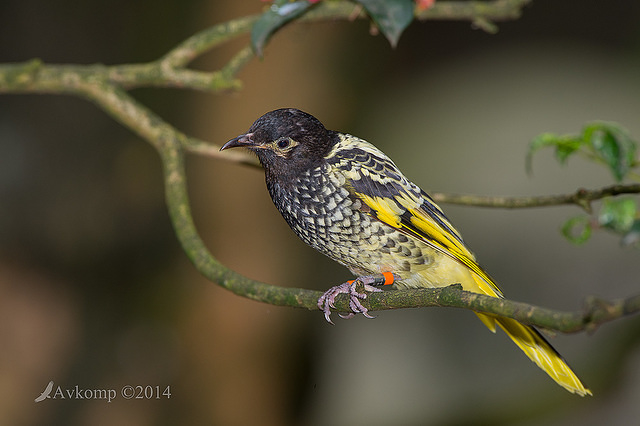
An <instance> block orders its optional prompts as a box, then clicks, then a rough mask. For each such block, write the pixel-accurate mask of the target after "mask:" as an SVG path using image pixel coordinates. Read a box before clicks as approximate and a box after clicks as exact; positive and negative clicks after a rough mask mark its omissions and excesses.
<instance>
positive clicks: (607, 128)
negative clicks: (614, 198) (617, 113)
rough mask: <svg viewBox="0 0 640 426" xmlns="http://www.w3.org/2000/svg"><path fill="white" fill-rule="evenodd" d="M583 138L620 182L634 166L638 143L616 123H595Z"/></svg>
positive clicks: (586, 129)
mask: <svg viewBox="0 0 640 426" xmlns="http://www.w3.org/2000/svg"><path fill="white" fill-rule="evenodd" d="M583 137H584V140H585V142H586V143H588V144H589V145H590V146H591V149H592V150H593V152H594V154H595V155H596V156H597V157H598V158H600V159H602V160H603V161H604V163H605V164H606V165H607V166H608V167H609V170H610V171H611V173H612V174H613V176H614V178H615V179H616V180H617V181H618V182H620V181H621V180H622V179H624V177H625V176H626V174H627V173H628V172H629V170H630V169H631V168H632V167H633V166H634V163H635V155H636V142H635V141H634V140H632V139H631V137H630V136H629V133H628V132H627V131H626V130H625V129H624V128H622V127H620V126H619V125H617V124H614V123H604V122H595V123H591V124H589V125H587V126H585V128H584V130H583Z"/></svg>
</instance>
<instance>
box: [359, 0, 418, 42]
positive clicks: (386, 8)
mask: <svg viewBox="0 0 640 426" xmlns="http://www.w3.org/2000/svg"><path fill="white" fill-rule="evenodd" d="M356 1H357V2H358V3H360V4H361V5H362V6H363V7H364V8H365V10H366V11H367V13H368V14H369V16H371V19H373V22H375V23H376V25H377V27H378V28H379V29H380V32H382V34H384V36H385V37H386V38H387V40H389V43H391V46H393V47H396V46H397V44H398V40H400V36H401V35H402V32H403V31H404V30H405V29H406V28H407V27H408V26H409V24H410V23H411V21H413V8H414V6H415V4H414V2H413V0H356Z"/></svg>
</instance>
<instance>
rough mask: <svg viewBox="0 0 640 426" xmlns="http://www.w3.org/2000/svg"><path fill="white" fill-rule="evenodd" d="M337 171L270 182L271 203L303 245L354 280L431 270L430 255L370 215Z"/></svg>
mask: <svg viewBox="0 0 640 426" xmlns="http://www.w3.org/2000/svg"><path fill="white" fill-rule="evenodd" d="M346 181H347V178H346V176H345V175H344V173H343V172H342V171H340V170H339V169H335V168H331V167H329V166H326V165H325V166H323V167H319V168H317V169H314V170H311V171H308V172H305V173H303V174H302V175H300V176H298V177H297V178H296V179H295V181H294V182H289V183H287V185H282V184H278V183H268V188H269V192H270V194H271V197H272V199H273V202H274V204H275V205H276V207H277V208H278V210H279V211H280V213H281V214H282V216H283V217H284V219H285V220H286V221H287V223H288V224H289V226H290V227H291V229H292V230H293V231H294V232H295V233H296V234H297V235H298V237H300V238H301V239H302V240H303V241H304V242H305V243H307V244H308V245H310V246H311V247H313V248H315V249H316V250H318V251H320V252H321V253H323V254H325V255H327V256H328V257H330V258H332V259H333V260H335V261H337V262H338V263H341V264H342V265H345V266H346V267H347V268H349V269H350V270H351V271H352V272H353V273H354V274H356V275H369V274H379V273H381V272H395V273H398V274H399V275H400V276H407V277H408V276H411V275H413V274H414V273H415V272H416V270H418V269H420V268H424V267H425V266H427V265H430V264H431V263H432V262H433V259H434V253H433V250H432V249H431V248H430V247H428V246H426V245H424V244H422V243H421V242H419V241H416V240H414V239H413V238H410V237H408V236H407V235H405V234H403V233H401V232H400V231H398V230H397V229H395V228H393V227H391V226H388V225H386V224H385V223H383V222H381V221H379V220H377V219H375V218H374V217H372V216H370V215H369V214H368V213H367V211H368V209H367V208H366V206H364V204H363V202H362V201H361V200H360V199H358V198H357V197H354V196H353V195H352V194H351V193H350V192H349V190H348V187H347V185H346Z"/></svg>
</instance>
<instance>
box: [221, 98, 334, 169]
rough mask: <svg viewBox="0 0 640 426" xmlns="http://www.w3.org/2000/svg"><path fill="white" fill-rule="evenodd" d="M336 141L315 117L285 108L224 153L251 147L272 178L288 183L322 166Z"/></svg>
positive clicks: (262, 120)
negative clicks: (232, 149)
mask: <svg viewBox="0 0 640 426" xmlns="http://www.w3.org/2000/svg"><path fill="white" fill-rule="evenodd" d="M336 142H337V136H336V134H335V132H331V131H329V130H327V129H325V127H324V126H323V125H322V123H321V122H320V121H319V120H318V119H317V118H315V117H314V116H312V115H311V114H307V113H306V112H303V111H300V110H299V109H294V108H283V109H277V110H275V111H271V112H268V113H266V114H265V115H263V116H262V117H260V118H258V119H257V120H256V121H255V122H254V123H253V125H251V128H250V129H249V131H248V132H247V133H245V134H243V135H240V136H238V137H236V138H233V139H231V140H230V141H229V142H227V143H226V144H224V145H223V146H222V148H221V149H220V150H224V149H228V148H236V147H244V148H248V149H250V150H251V151H253V152H255V153H256V155H257V156H258V159H259V160H260V163H261V164H262V167H264V169H265V171H266V173H267V176H268V177H271V178H275V179H278V180H280V181H285V180H287V179H291V178H294V177H295V176H296V175H299V173H301V172H304V171H306V170H309V169H312V168H315V167H318V166H319V165H320V164H321V163H322V161H323V158H324V156H325V155H326V154H327V153H328V152H329V151H330V149H331V147H332V146H333V145H334V144H335V143H336Z"/></svg>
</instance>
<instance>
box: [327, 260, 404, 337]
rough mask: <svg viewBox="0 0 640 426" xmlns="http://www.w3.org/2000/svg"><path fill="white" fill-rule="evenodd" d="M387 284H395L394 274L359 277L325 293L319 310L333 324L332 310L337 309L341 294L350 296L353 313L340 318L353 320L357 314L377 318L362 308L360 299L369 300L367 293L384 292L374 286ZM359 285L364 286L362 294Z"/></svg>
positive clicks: (350, 306) (350, 307)
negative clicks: (338, 298) (336, 304)
mask: <svg viewBox="0 0 640 426" xmlns="http://www.w3.org/2000/svg"><path fill="white" fill-rule="evenodd" d="M385 284H393V274H391V273H385V274H384V275H366V276H362V277H358V278H357V279H355V280H353V281H347V282H346V283H342V284H340V285H337V286H334V287H331V288H330V289H329V290H327V291H325V292H324V294H323V295H322V296H321V297H320V299H318V308H319V309H320V310H321V311H322V312H324V318H325V319H326V320H327V321H328V322H329V323H331V324H333V321H331V308H335V306H334V302H335V301H336V297H337V296H338V295H339V294H348V295H349V309H350V310H351V312H349V313H348V314H344V315H343V314H339V315H340V318H343V319H349V318H353V317H354V316H355V315H356V314H362V315H364V316H365V317H367V318H375V317H373V316H371V315H369V310H368V309H367V308H365V307H364V306H362V303H360V299H366V298H367V294H366V293H365V292H366V291H368V292H370V293H377V292H381V291H382V290H380V289H379V288H377V287H374V286H376V285H377V286H379V285H385ZM358 285H361V286H362V288H363V292H362V293H361V292H359V291H358Z"/></svg>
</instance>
